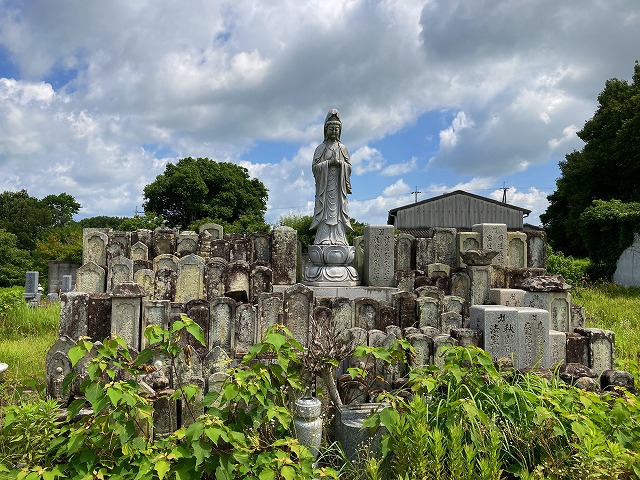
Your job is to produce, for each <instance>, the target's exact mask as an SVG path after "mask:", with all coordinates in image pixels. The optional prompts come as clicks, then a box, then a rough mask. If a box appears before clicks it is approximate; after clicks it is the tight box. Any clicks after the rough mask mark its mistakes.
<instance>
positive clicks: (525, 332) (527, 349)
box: [514, 307, 549, 369]
mask: <svg viewBox="0 0 640 480" xmlns="http://www.w3.org/2000/svg"><path fill="white" fill-rule="evenodd" d="M517 311H518V313H517V315H518V317H517V329H516V336H517V351H516V355H515V359H514V366H515V367H516V368H517V369H523V368H532V367H535V366H539V365H542V364H543V363H544V352H545V351H546V349H547V348H548V347H547V345H548V343H549V328H548V325H549V312H547V311H546V310H541V309H537V308H527V307H520V308H518V309H517Z"/></svg>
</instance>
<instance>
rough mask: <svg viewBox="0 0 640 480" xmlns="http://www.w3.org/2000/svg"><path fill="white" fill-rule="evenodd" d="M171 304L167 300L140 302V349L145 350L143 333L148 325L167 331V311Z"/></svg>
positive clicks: (146, 345)
mask: <svg viewBox="0 0 640 480" xmlns="http://www.w3.org/2000/svg"><path fill="white" fill-rule="evenodd" d="M170 308H171V302H170V301H169V300H143V301H142V339H141V345H140V347H141V349H144V348H147V347H148V346H150V345H148V343H147V339H146V338H145V336H144V331H145V329H146V328H147V327H148V326H149V325H155V326H157V327H160V328H163V329H167V328H169V311H170Z"/></svg>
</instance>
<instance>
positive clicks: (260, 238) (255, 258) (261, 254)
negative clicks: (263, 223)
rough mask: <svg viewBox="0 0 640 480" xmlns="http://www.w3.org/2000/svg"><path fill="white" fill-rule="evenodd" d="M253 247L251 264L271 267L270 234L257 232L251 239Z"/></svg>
mask: <svg viewBox="0 0 640 480" xmlns="http://www.w3.org/2000/svg"><path fill="white" fill-rule="evenodd" d="M249 242H250V245H251V262H253V263H255V264H257V265H264V266H268V265H271V236H270V235H269V234H268V233H264V232H256V233H253V234H251V236H250V239H249Z"/></svg>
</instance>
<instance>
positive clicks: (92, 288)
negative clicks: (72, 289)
mask: <svg viewBox="0 0 640 480" xmlns="http://www.w3.org/2000/svg"><path fill="white" fill-rule="evenodd" d="M106 283H107V274H106V272H105V270H104V268H102V267H101V266H100V265H98V264H97V263H95V262H87V263H85V264H84V265H82V266H81V267H80V268H78V270H77V271H76V290H77V291H79V292H90V293H91V292H96V293H102V292H105V291H106Z"/></svg>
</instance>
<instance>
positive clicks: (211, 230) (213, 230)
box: [198, 223, 224, 240]
mask: <svg viewBox="0 0 640 480" xmlns="http://www.w3.org/2000/svg"><path fill="white" fill-rule="evenodd" d="M203 232H207V233H208V234H209V235H211V238H212V239H213V240H219V239H221V238H222V237H223V236H224V229H223V228H222V225H218V224H217V223H205V224H203V225H200V228H199V229H198V233H203Z"/></svg>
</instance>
